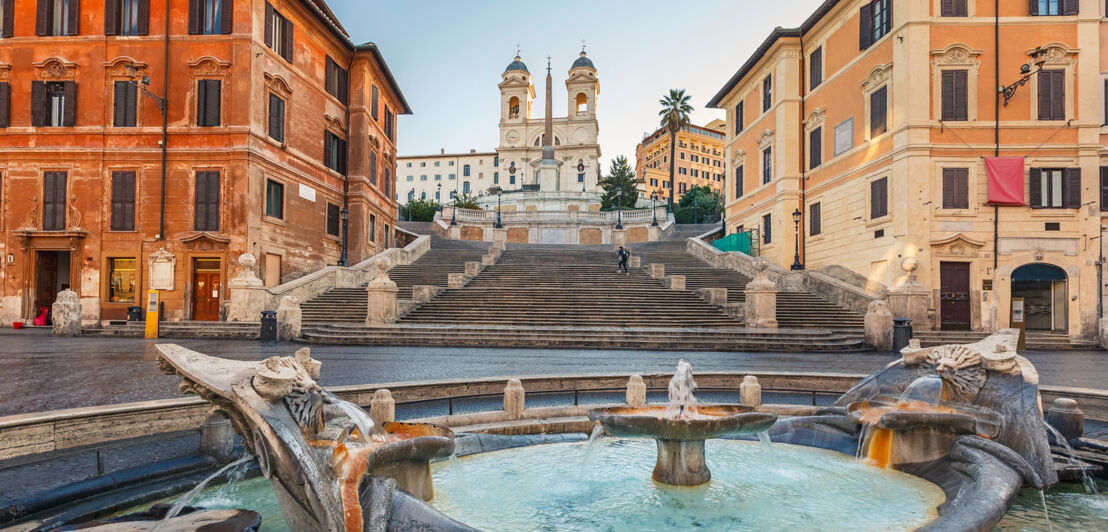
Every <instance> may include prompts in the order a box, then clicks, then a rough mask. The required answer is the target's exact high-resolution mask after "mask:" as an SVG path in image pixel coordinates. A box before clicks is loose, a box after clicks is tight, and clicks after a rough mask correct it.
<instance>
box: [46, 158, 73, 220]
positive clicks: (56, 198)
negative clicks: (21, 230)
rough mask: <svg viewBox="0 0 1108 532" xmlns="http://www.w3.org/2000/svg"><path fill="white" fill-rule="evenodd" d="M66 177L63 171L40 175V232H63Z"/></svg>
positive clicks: (65, 205)
mask: <svg viewBox="0 0 1108 532" xmlns="http://www.w3.org/2000/svg"><path fill="white" fill-rule="evenodd" d="M68 186H69V184H68V175H67V173H66V172H65V171H58V170H51V171H46V172H43V173H42V230H43V231H65V224H66V219H65V218H66V207H67V203H66V198H67V195H68V192H67V191H68Z"/></svg>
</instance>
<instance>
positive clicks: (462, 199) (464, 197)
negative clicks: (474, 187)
mask: <svg viewBox="0 0 1108 532" xmlns="http://www.w3.org/2000/svg"><path fill="white" fill-rule="evenodd" d="M455 199H456V200H457V205H458V208H459V209H472V210H475V211H480V210H484V209H482V208H481V206H480V205H478V204H477V196H473V195H471V194H458V195H457V197H456V198H455ZM448 205H454V201H453V200H452V201H451V202H450V203H448Z"/></svg>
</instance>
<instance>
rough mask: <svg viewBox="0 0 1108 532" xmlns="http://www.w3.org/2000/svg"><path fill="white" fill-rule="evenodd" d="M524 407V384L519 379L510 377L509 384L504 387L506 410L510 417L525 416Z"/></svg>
mask: <svg viewBox="0 0 1108 532" xmlns="http://www.w3.org/2000/svg"><path fill="white" fill-rule="evenodd" d="M523 408H524V393H523V384H522V383H520V382H519V379H508V386H507V387H505V388H504V411H505V412H507V413H508V419H519V418H521V417H523Z"/></svg>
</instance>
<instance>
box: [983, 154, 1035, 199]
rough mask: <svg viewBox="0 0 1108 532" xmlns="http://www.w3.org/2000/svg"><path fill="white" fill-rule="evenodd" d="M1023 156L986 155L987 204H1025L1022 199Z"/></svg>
mask: <svg viewBox="0 0 1108 532" xmlns="http://www.w3.org/2000/svg"><path fill="white" fill-rule="evenodd" d="M1023 162H1024V161H1023V157H986V158H985V170H986V172H987V173H988V175H989V201H988V202H987V203H988V204H989V205H1027V202H1025V201H1024V200H1023Z"/></svg>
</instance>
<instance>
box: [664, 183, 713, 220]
mask: <svg viewBox="0 0 1108 532" xmlns="http://www.w3.org/2000/svg"><path fill="white" fill-rule="evenodd" d="M722 211H723V196H721V195H720V194H719V192H716V191H714V190H712V188H711V187H709V186H707V185H703V186H693V187H692V188H690V189H688V190H686V191H685V193H684V194H682V195H681V200H680V202H678V207H677V210H676V211H675V212H674V215H673V217H674V219H675V220H676V221H677V223H683V224H687V223H697V222H701V223H704V222H710V221H714V220H715V219H716V215H717V214H718V213H720V212H722Z"/></svg>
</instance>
